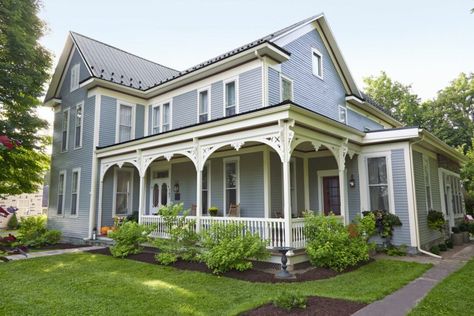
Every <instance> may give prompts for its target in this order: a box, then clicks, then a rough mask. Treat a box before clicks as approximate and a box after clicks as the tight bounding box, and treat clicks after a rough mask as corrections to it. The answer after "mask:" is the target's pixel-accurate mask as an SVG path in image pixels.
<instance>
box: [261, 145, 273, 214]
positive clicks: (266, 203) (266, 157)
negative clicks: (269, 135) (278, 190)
mask: <svg viewBox="0 0 474 316" xmlns="http://www.w3.org/2000/svg"><path fill="white" fill-rule="evenodd" d="M270 185H271V184H270V152H269V151H268V148H265V149H264V150H263V211H264V212H263V213H264V215H265V218H270V217H271V211H270V192H271V189H270Z"/></svg>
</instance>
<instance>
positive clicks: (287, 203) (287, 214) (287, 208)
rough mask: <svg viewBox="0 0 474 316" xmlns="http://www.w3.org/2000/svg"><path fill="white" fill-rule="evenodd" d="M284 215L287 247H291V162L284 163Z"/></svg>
mask: <svg viewBox="0 0 474 316" xmlns="http://www.w3.org/2000/svg"><path fill="white" fill-rule="evenodd" d="M282 164H283V214H284V218H285V246H286V247H291V244H292V242H291V237H292V234H291V195H290V161H289V160H287V161H284V162H283V163H282Z"/></svg>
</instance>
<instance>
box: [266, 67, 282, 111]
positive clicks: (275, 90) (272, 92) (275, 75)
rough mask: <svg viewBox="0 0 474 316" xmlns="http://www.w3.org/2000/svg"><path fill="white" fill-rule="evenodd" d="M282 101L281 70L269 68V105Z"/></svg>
mask: <svg viewBox="0 0 474 316" xmlns="http://www.w3.org/2000/svg"><path fill="white" fill-rule="evenodd" d="M280 102H281V93H280V72H279V71H278V70H276V69H274V68H271V67H269V68H268V103H269V105H273V104H278V103H280Z"/></svg>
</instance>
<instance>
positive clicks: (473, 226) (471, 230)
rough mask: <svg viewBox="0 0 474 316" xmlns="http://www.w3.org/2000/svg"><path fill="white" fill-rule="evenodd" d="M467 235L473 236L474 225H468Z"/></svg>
mask: <svg viewBox="0 0 474 316" xmlns="http://www.w3.org/2000/svg"><path fill="white" fill-rule="evenodd" d="M468 225H469V233H470V234H471V235H474V223H469V224H468Z"/></svg>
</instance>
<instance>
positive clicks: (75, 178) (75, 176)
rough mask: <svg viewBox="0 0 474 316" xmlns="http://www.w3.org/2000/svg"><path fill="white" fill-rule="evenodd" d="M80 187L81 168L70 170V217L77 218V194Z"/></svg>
mask: <svg viewBox="0 0 474 316" xmlns="http://www.w3.org/2000/svg"><path fill="white" fill-rule="evenodd" d="M80 187H81V168H74V169H72V177H71V216H77V212H78V211H79V194H80Z"/></svg>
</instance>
